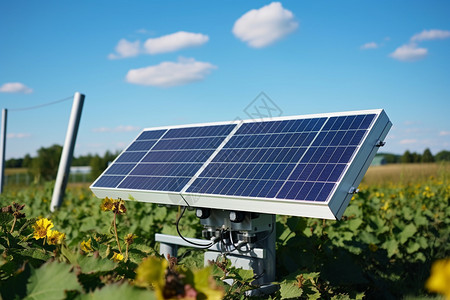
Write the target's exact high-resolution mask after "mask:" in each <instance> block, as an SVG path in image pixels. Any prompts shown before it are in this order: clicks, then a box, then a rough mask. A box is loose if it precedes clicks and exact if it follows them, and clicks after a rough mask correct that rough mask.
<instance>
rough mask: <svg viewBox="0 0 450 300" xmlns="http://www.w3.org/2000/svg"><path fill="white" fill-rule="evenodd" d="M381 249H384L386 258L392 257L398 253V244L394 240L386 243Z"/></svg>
mask: <svg viewBox="0 0 450 300" xmlns="http://www.w3.org/2000/svg"><path fill="white" fill-rule="evenodd" d="M382 247H383V248H384V249H386V251H387V253H388V257H392V256H393V255H394V254H395V253H398V242H397V241H396V240H389V241H386V242H384V243H383V245H382Z"/></svg>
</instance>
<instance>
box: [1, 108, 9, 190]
mask: <svg viewBox="0 0 450 300" xmlns="http://www.w3.org/2000/svg"><path fill="white" fill-rule="evenodd" d="M7 118H8V110H7V109H6V108H4V109H3V110H2V132H1V136H0V194H1V193H3V184H4V179H5V150H6V119H7Z"/></svg>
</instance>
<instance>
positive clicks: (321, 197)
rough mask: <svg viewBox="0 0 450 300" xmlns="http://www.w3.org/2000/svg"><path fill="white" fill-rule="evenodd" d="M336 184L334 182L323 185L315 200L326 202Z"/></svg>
mask: <svg viewBox="0 0 450 300" xmlns="http://www.w3.org/2000/svg"><path fill="white" fill-rule="evenodd" d="M334 186H335V184H334V183H329V182H327V183H325V184H324V186H323V187H322V190H321V191H320V192H319V194H318V195H317V197H316V199H315V201H320V202H325V201H327V199H328V196H329V195H330V193H331V191H332V190H333V188H334Z"/></svg>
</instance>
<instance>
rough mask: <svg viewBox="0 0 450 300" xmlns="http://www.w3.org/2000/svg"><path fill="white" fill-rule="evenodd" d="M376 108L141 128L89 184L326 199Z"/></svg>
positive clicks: (370, 124)
mask: <svg viewBox="0 0 450 300" xmlns="http://www.w3.org/2000/svg"><path fill="white" fill-rule="evenodd" d="M380 112H382V111H381V110H378V111H368V112H367V113H364V112H357V113H352V114H348V115H346V114H337V115H332V114H328V115H324V116H315V117H292V118H286V119H280V120H269V121H260V122H257V121H253V122H252V121H244V122H237V121H235V122H232V123H230V124H220V125H210V124H206V125H202V126H200V125H198V126H193V127H179V128H167V129H157V130H152V129H148V130H144V131H143V132H142V133H141V134H140V135H139V136H138V137H137V138H136V139H135V140H134V141H133V142H132V144H131V145H130V146H129V147H128V148H127V149H126V150H125V151H124V152H122V153H121V154H120V156H119V157H118V158H117V159H116V160H115V161H114V163H113V164H111V165H110V166H109V167H108V169H107V170H106V171H105V172H104V173H103V174H102V175H101V176H100V177H99V178H98V179H97V180H96V181H95V182H94V184H93V185H92V187H91V188H92V189H93V191H94V192H95V191H96V190H99V189H102V190H103V189H107V190H110V191H114V190H120V191H146V192H152V191H153V192H154V191H161V192H168V193H179V194H184V195H200V196H201V195H205V196H207V195H211V196H218V197H224V198H223V199H225V198H239V199H242V198H249V199H261V200H269V199H273V200H288V201H296V202H299V203H300V202H301V203H327V202H328V201H329V200H330V198H331V197H332V196H333V194H334V193H335V191H336V189H337V187H338V186H339V184H340V182H341V180H342V178H343V176H344V175H345V173H346V172H347V170H348V168H349V166H350V165H351V164H352V161H353V159H354V157H355V155H356V154H357V153H358V151H359V150H360V148H361V146H362V144H363V143H364V141H365V139H366V137H367V135H368V133H369V132H370V130H372V127H373V124H374V123H375V121H376V119H377V118H378V116H379V114H380ZM386 120H387V121H385V122H386V124H390V122H389V121H388V119H387V117H386ZM386 124H384V125H383V124H381V125H380V126H382V127H383V128H384V127H385V126H386ZM388 127H389V128H390V125H389V126H388ZM389 128H388V129H389ZM388 129H387V130H388ZM383 130H384V129H383ZM380 132H381V131H380ZM385 134H387V131H386V132H385ZM373 147H374V145H371V146H370V148H373ZM373 155H374V154H373ZM359 168H362V167H359ZM224 201H225V200H224Z"/></svg>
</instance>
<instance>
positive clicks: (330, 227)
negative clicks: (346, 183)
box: [0, 164, 450, 299]
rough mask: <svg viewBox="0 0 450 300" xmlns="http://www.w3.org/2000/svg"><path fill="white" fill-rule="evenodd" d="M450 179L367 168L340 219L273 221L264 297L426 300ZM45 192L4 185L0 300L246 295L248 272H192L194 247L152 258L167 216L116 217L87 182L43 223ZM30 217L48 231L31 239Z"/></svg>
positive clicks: (170, 219)
mask: <svg viewBox="0 0 450 300" xmlns="http://www.w3.org/2000/svg"><path fill="white" fill-rule="evenodd" d="M449 175H450V168H449V165H448V164H447V165H442V164H439V165H438V164H414V165H413V164H411V165H386V166H379V167H371V168H370V169H369V171H368V172H367V175H366V177H365V178H364V180H363V183H362V184H361V185H360V192H359V193H358V194H356V195H355V196H354V198H353V199H352V201H351V202H350V205H349V207H348V208H347V210H346V212H345V215H344V217H343V218H342V220H340V221H332V220H317V219H307V218H296V217H287V216H278V217H277V241H276V247H277V277H278V281H277V282H278V283H279V284H280V287H281V288H280V290H279V291H278V292H276V293H274V294H272V295H270V296H268V298H270V299H285V298H304V299H309V298H315V299H319V298H320V299H360V298H362V297H365V298H367V299H398V298H405V297H406V298H414V299H415V298H417V297H434V296H435V295H436V294H430V293H429V291H428V290H427V289H426V288H425V282H426V280H427V278H429V276H430V270H431V266H432V264H433V262H435V261H436V260H438V259H443V258H448V257H450V208H449V204H450V203H449V201H450V184H449ZM51 194H52V185H51V184H50V183H49V184H47V185H45V186H27V187H11V188H8V187H7V188H6V189H5V193H4V194H3V195H2V196H1V198H0V199H1V200H0V201H1V205H2V207H7V206H8V205H10V204H12V202H13V201H14V202H16V203H19V204H25V207H24V208H23V210H16V216H17V215H18V213H20V212H23V213H25V215H26V217H25V218H18V219H17V220H16V221H15V217H14V213H13V211H14V207H12V208H11V210H10V211H9V212H8V209H7V208H6V209H4V211H5V212H2V213H1V214H0V216H1V218H0V249H1V250H0V251H1V252H2V255H1V256H0V279H1V281H0V293H1V296H2V298H3V299H15V298H24V297H26V296H27V295H28V296H29V297H30V299H50V298H51V299H104V298H106V297H109V298H110V299H127V298H140V297H142V298H143V297H146V298H150V299H151V298H152V297H158V298H172V299H177V298H178V299H179V298H182V297H184V299H205V297H208V299H221V298H226V299H243V298H245V296H244V291H245V290H248V289H251V288H252V286H251V285H250V283H251V281H252V280H253V276H254V275H257V274H252V273H251V272H249V271H245V270H239V269H235V268H233V267H231V266H229V265H227V264H226V262H225V263H224V262H217V263H216V264H213V265H211V266H210V267H207V268H203V266H202V265H203V260H202V253H203V252H202V251H203V250H192V249H186V248H184V249H180V250H179V256H180V257H179V259H178V262H177V263H175V262H174V261H171V265H170V266H168V265H167V263H166V262H165V260H162V259H160V258H158V257H157V254H156V253H157V252H158V251H157V250H158V244H157V243H156V242H155V240H154V235H155V233H167V234H174V235H176V230H175V225H174V223H175V221H176V218H177V216H178V214H179V209H178V208H176V207H174V208H166V207H158V206H157V205H153V204H146V203H138V202H133V201H128V202H126V203H125V206H126V213H123V214H122V212H123V210H120V209H119V208H118V206H117V209H116V213H114V212H113V211H102V210H101V209H100V204H101V199H96V198H95V197H94V196H93V195H92V193H91V192H90V191H89V189H88V188H87V187H86V185H71V186H69V189H68V192H67V195H66V198H65V201H64V203H63V206H62V207H61V208H60V209H59V211H57V212H56V213H54V214H50V213H49V211H48V208H49V202H50V199H51ZM106 204H107V203H106ZM106 204H105V205H106ZM116 204H118V203H116ZM116 204H115V205H116ZM104 207H105V206H104ZM16 208H20V207H18V206H16ZM39 217H47V218H49V219H50V220H51V222H52V223H53V225H54V227H53V228H51V230H53V232H52V234H50V235H46V236H45V238H40V239H36V238H35V237H36V236H37V234H38V233H37V231H36V230H37V227H38V226H37V225H36V220H37V218H39ZM113 219H116V223H117V224H116V225H117V226H116V227H117V238H116V234H115V230H114V226H113ZM40 222H42V221H40ZM180 225H181V231H182V232H183V234H184V235H185V236H190V237H200V232H201V226H200V224H199V222H198V219H196V217H195V216H194V214H193V212H190V211H188V212H187V214H186V216H184V217H183V219H182V220H181V222H180ZM33 226H34V227H33ZM55 230H56V231H57V232H55ZM58 232H61V233H63V234H65V239H64V240H63V239H62V238H61V239H58V237H61V235H59V236H58ZM128 234H132V235H135V237H134V238H131V239H130V237H132V235H128ZM44 235H45V232H44ZM127 235H128V237H127V238H126V236H127ZM118 243H119V245H120V250H119V245H118ZM121 253H122V254H121ZM120 254H121V255H123V256H121V255H120ZM147 257H148V258H147ZM145 258H146V259H145ZM223 278H232V279H234V284H233V285H231V286H230V285H227V284H224V283H223V282H222V281H221V279H223ZM189 297H191V298H189Z"/></svg>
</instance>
